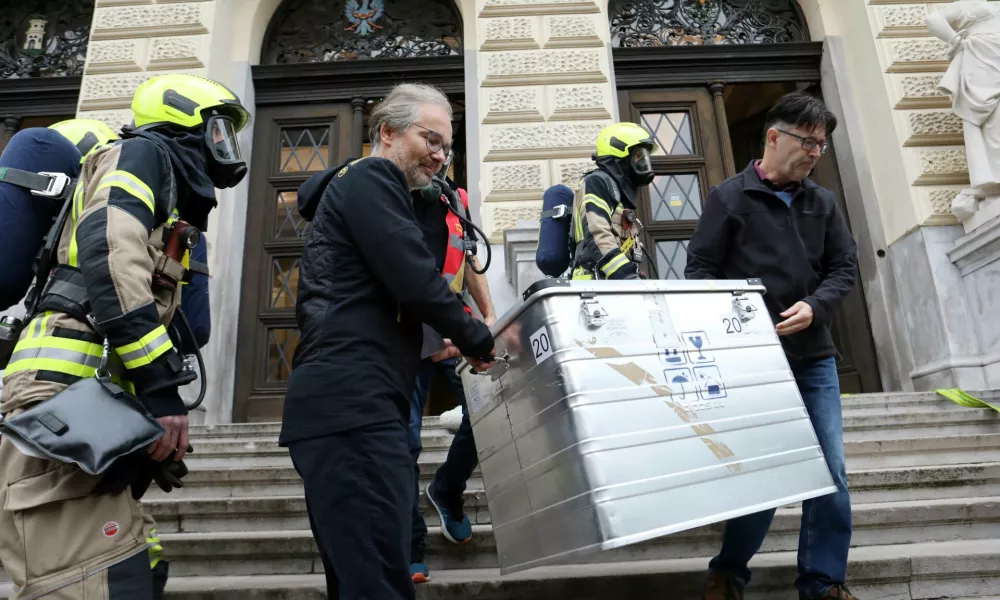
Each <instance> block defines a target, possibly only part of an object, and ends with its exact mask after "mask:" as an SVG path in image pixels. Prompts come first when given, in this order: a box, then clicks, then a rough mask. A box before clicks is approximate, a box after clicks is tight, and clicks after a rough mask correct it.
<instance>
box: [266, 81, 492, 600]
mask: <svg viewBox="0 0 1000 600" xmlns="http://www.w3.org/2000/svg"><path fill="white" fill-rule="evenodd" d="M451 118H452V114H451V104H450V103H449V102H448V99H447V98H446V97H445V96H444V94H442V93H441V92H440V91H439V90H437V89H436V88H434V87H431V86H426V85H416V84H403V85H399V86H397V87H396V88H394V89H393V90H392V91H391V92H390V93H389V95H388V96H386V98H385V100H383V101H382V103H381V104H379V106H377V107H376V108H375V110H374V111H372V115H371V130H370V137H371V141H372V155H371V156H370V157H367V158H362V159H358V160H354V161H350V162H348V163H345V164H343V165H340V166H337V167H335V168H333V169H330V170H329V171H326V172H324V173H319V174H317V175H314V176H313V177H312V178H310V179H309V180H308V181H306V182H305V183H304V184H302V186H301V187H299V191H298V204H299V213H300V214H301V215H302V216H303V217H304V218H306V219H308V220H310V221H311V222H312V228H311V229H310V231H309V234H308V235H307V236H306V241H305V248H304V250H303V253H302V259H301V262H300V268H299V291H298V298H297V299H296V303H295V316H296V320H297V322H298V325H299V331H300V335H301V338H300V340H299V345H298V347H297V348H296V350H295V357H294V359H293V371H292V375H291V379H290V381H289V385H288V393H287V395H286V397H285V405H284V417H283V419H282V426H281V436H280V437H279V443H280V444H282V445H284V446H288V450H289V454H290V455H291V457H292V463H293V464H294V465H295V469H296V471H297V472H298V473H299V475H300V476H301V477H302V480H303V483H304V484H305V496H306V509H307V512H308V514H309V523H310V527H311V529H312V532H313V535H314V537H315V538H316V544H317V546H318V547H319V551H320V556H321V557H322V560H323V568H324V571H325V573H326V581H327V593H328V595H329V598H331V599H340V600H362V599H367V598H379V599H380V600H382V599H384V600H412V599H413V597H414V588H413V581H412V580H411V578H410V566H409V565H410V563H409V559H410V535H411V534H410V517H411V512H412V508H413V491H414V489H415V485H416V483H415V481H414V472H413V463H412V462H411V459H410V449H409V444H408V441H407V425H408V424H409V420H410V394H411V393H412V389H413V382H414V380H415V379H416V375H417V367H418V365H419V363H420V355H421V348H422V345H423V323H427V324H428V325H430V326H431V327H433V328H434V329H435V330H437V331H438V333H440V334H441V335H442V336H443V337H445V338H448V339H449V340H451V343H452V344H453V345H454V346H455V347H456V348H457V349H458V350H459V351H460V352H461V353H462V354H463V355H464V356H466V357H467V358H468V359H469V362H470V364H472V365H473V366H474V367H475V368H477V369H484V368H489V365H490V363H491V362H492V359H491V355H492V354H493V336H492V335H491V334H490V330H489V328H488V327H486V325H485V324H483V323H482V322H481V321H477V320H475V319H474V318H473V317H472V316H471V315H470V314H468V313H467V312H466V311H465V307H464V306H463V304H462V302H461V301H459V299H458V298H457V297H456V296H455V294H454V293H452V291H451V290H450V289H449V288H448V284H447V283H445V280H444V278H442V277H441V274H440V272H439V271H438V269H437V267H436V264H435V260H434V256H433V255H432V254H431V252H430V250H428V248H427V245H426V244H425V242H424V236H423V234H422V233H421V230H420V227H419V225H418V224H417V222H416V220H415V218H414V213H413V204H412V200H411V196H410V193H411V192H412V191H415V190H420V189H422V188H424V187H425V186H427V184H429V183H430V182H431V178H432V177H433V176H434V175H435V174H436V173H437V172H438V171H439V170H441V168H442V167H443V166H444V165H445V163H446V161H447V159H448V154H449V152H450V147H451V137H452V129H451Z"/></svg>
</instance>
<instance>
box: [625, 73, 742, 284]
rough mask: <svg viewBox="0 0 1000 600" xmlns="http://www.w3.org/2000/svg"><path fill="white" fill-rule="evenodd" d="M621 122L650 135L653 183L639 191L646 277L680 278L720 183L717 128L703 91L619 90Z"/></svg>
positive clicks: (721, 168) (721, 165) (721, 160)
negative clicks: (703, 211) (653, 146)
mask: <svg viewBox="0 0 1000 600" xmlns="http://www.w3.org/2000/svg"><path fill="white" fill-rule="evenodd" d="M619 106H621V107H622V108H621V115H622V119H628V120H631V121H633V122H635V123H638V124H640V125H642V126H643V127H645V128H646V129H647V130H648V131H650V132H652V134H653V137H654V138H655V139H656V144H657V146H658V147H657V149H656V151H655V152H654V153H653V156H652V158H653V169H654V170H655V171H656V179H654V180H653V183H652V184H651V185H650V186H649V187H648V188H647V189H646V190H645V191H642V192H640V195H639V196H640V197H639V207H638V208H639V218H640V220H641V221H642V223H643V225H644V234H645V235H644V238H643V243H644V244H645V245H646V250H647V252H646V257H647V258H646V261H645V264H644V269H645V271H646V273H647V274H649V276H650V277H655V278H658V279H683V278H684V265H685V264H686V262H687V241H688V240H689V239H691V234H692V233H694V227H695V225H696V224H697V223H698V218H699V217H700V216H701V207H702V203H703V202H704V199H705V198H706V197H707V195H708V190H710V189H711V188H712V186H715V185H718V184H720V183H722V181H723V179H725V164H724V158H723V154H722V152H721V140H720V139H719V133H718V132H719V130H718V127H717V126H716V124H715V114H714V108H713V104H712V96H711V94H710V93H709V91H708V89H707V88H688V89H684V88H679V89H670V90H649V91H632V92H621V93H620V96H619Z"/></svg>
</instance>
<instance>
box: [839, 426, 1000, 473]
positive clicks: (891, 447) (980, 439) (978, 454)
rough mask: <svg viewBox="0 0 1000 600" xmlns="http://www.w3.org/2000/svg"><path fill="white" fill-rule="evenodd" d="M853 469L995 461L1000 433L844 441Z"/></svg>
mask: <svg viewBox="0 0 1000 600" xmlns="http://www.w3.org/2000/svg"><path fill="white" fill-rule="evenodd" d="M844 452H845V453H846V455H847V467H848V468H849V469H858V470H860V469H865V470H871V469H881V468H895V467H925V466H930V465H958V464H974V463H985V462H992V461H995V460H996V459H997V457H998V456H1000V433H984V434H974V435H959V436H940V437H914V438H903V439H893V440H878V441H876V440H867V441H851V442H847V441H845V442H844Z"/></svg>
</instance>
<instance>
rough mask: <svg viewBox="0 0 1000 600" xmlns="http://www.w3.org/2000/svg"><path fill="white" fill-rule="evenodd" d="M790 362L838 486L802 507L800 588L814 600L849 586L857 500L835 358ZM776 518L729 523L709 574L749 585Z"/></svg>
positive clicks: (749, 518)
mask: <svg viewBox="0 0 1000 600" xmlns="http://www.w3.org/2000/svg"><path fill="white" fill-rule="evenodd" d="M789 364H790V366H791V367H792V373H793V374H794V375H795V382H796V383H797V384H798V386H799V392H800V393H801V394H802V400H803V402H804V403H805V405H806V410H807V411H808V412H809V420H810V421H812V424H813V428H814V429H815V430H816V437H817V438H819V445H820V448H822V450H823V455H824V456H825V457H826V464H827V466H829V467H830V472H831V473H832V474H833V482H834V483H835V484H836V486H837V491H836V492H835V493H833V494H829V495H826V496H822V497H820V498H813V499H812V500H806V501H805V502H803V503H802V526H801V529H800V531H799V556H798V570H799V576H798V578H797V579H796V580H795V587H797V588H798V589H799V592H800V593H801V594H802V595H804V596H806V597H808V598H813V597H816V596H820V595H822V594H824V593H826V591H827V590H829V589H830V587H832V586H833V585H834V584H838V583H840V584H842V583H844V579H845V578H846V576H847V552H848V549H849V548H850V546H851V496H850V493H849V492H848V491H847V465H846V462H845V460H844V431H843V419H842V416H841V412H840V381H839V380H838V378H837V361H836V359H834V358H832V357H831V358H824V359H821V360H808V361H793V360H790V361H789ZM773 518H774V510H767V511H764V512H759V513H756V514H752V515H747V516H744V517H740V518H738V519H733V520H731V521H729V522H727V523H726V533H725V535H724V537H723V541H722V551H721V552H719V555H718V556H716V557H715V558H713V559H712V562H711V563H710V564H709V570H711V571H713V572H722V573H729V574H730V575H733V576H734V577H735V578H736V580H737V581H739V582H740V583H742V584H743V585H746V584H747V583H749V582H750V569H749V567H747V563H748V562H749V561H750V559H751V558H752V557H753V555H754V554H756V553H757V551H758V550H760V546H761V544H763V543H764V537H765V536H766V535H767V530H768V528H769V527H770V526H771V519H773Z"/></svg>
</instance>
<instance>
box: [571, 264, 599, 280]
mask: <svg viewBox="0 0 1000 600" xmlns="http://www.w3.org/2000/svg"><path fill="white" fill-rule="evenodd" d="M593 278H594V274H593V273H589V272H588V271H587V270H586V269H584V268H583V267H577V268H575V269H573V280H574V281H584V280H591V279H593Z"/></svg>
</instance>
